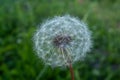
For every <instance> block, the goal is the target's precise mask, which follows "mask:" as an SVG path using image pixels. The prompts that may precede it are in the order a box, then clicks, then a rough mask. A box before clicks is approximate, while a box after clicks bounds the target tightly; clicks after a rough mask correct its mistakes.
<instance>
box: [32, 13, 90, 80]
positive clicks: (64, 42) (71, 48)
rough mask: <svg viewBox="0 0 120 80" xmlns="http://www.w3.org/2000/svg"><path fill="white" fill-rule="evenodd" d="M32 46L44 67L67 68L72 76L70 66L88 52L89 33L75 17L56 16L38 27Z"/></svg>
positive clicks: (84, 25) (83, 24)
mask: <svg viewBox="0 0 120 80" xmlns="http://www.w3.org/2000/svg"><path fill="white" fill-rule="evenodd" d="M34 44H35V46H34V47H35V51H36V53H37V55H38V57H39V58H41V60H42V61H43V62H44V64H45V65H49V66H52V67H64V66H69V67H70V71H71V74H72V76H73V71H72V64H74V63H75V62H77V61H80V60H83V59H84V57H85V56H86V53H87V52H88V51H90V48H91V32H90V31H89V30H88V27H87V25H86V24H85V23H83V22H82V21H80V20H78V19H77V18H75V17H72V16H70V15H65V16H56V17H54V18H53V19H49V20H47V21H45V22H44V23H42V24H41V25H40V27H39V28H38V30H37V31H36V33H35V34H34ZM73 77H74V76H73ZM72 80H74V79H72Z"/></svg>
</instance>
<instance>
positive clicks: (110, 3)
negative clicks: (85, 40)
mask: <svg viewBox="0 0 120 80" xmlns="http://www.w3.org/2000/svg"><path fill="white" fill-rule="evenodd" d="M64 14H70V15H72V16H76V17H79V18H80V19H81V20H83V21H85V22H86V23H88V25H89V28H90V30H91V31H92V39H93V44H94V45H93V49H92V51H91V52H90V53H88V55H87V57H86V58H85V60H84V61H81V62H78V63H76V64H75V65H73V68H74V73H75V80H120V0H0V80H36V79H37V78H38V76H39V73H41V72H43V70H44V67H45V66H44V64H43V63H42V62H41V60H40V59H38V58H37V56H36V55H35V52H34V51H33V42H32V36H33V34H34V31H35V30H36V28H37V25H38V24H40V23H41V22H42V21H44V20H45V19H47V18H52V17H53V16H56V15H64ZM39 80H70V73H69V69H66V70H64V69H62V70H61V69H60V68H56V69H52V68H51V67H48V68H47V69H46V70H45V71H44V72H43V74H42V76H41V77H40V78H39Z"/></svg>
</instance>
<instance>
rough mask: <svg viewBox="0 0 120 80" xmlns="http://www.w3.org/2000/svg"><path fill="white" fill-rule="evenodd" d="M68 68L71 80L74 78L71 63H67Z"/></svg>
mask: <svg viewBox="0 0 120 80" xmlns="http://www.w3.org/2000/svg"><path fill="white" fill-rule="evenodd" d="M69 68H70V74H71V80H75V79H74V72H73V68H72V64H71V63H70V65H69Z"/></svg>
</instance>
